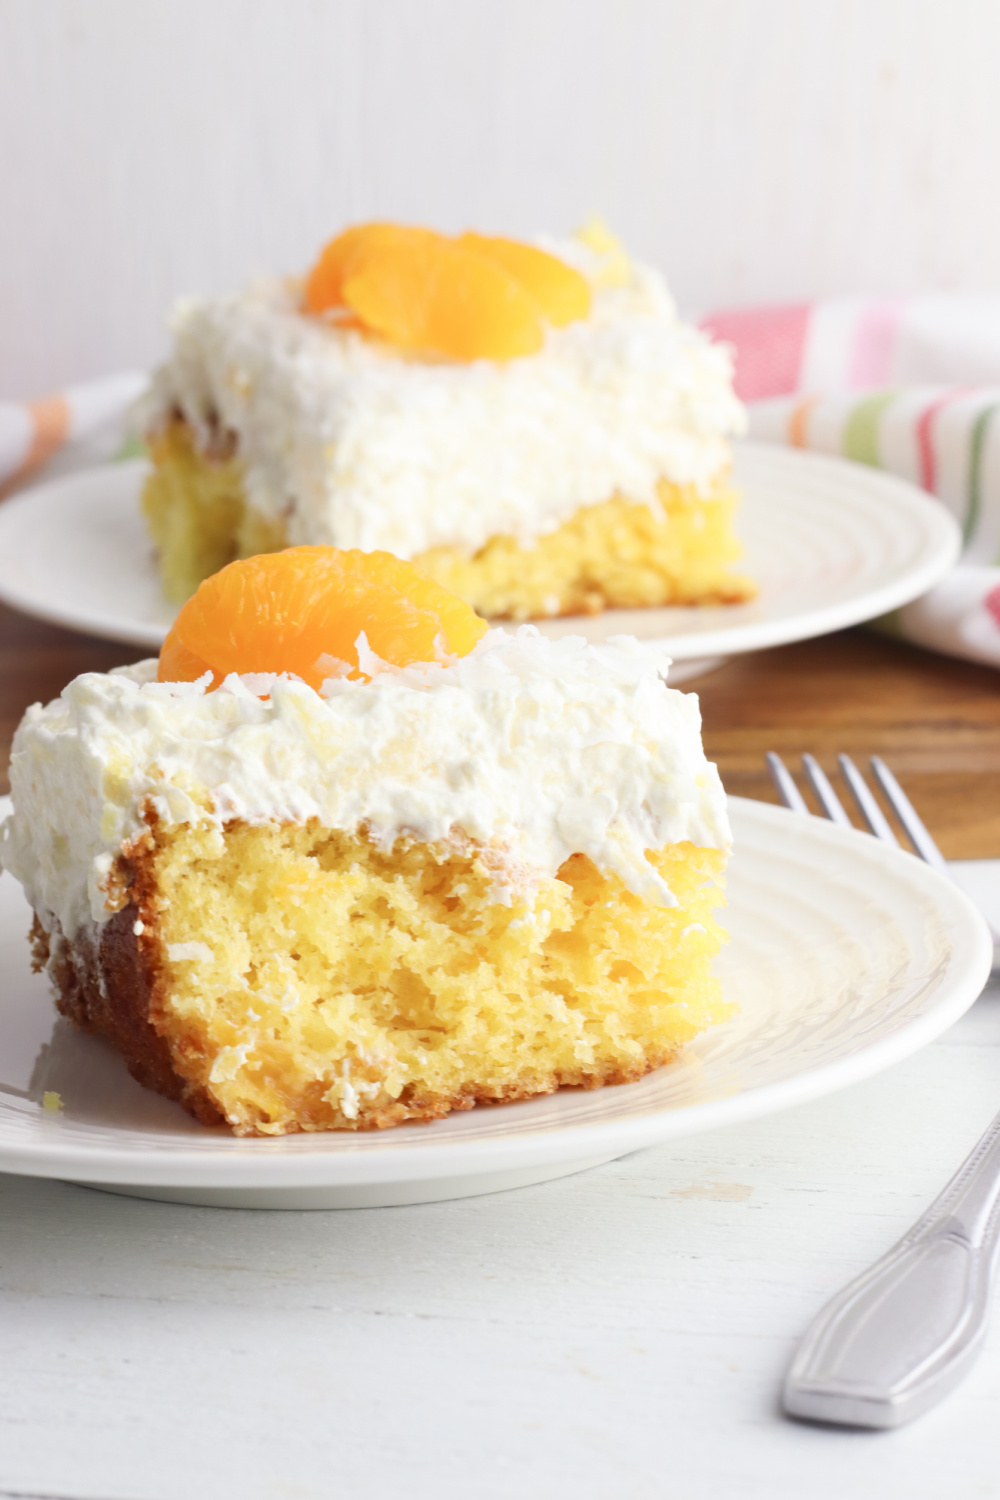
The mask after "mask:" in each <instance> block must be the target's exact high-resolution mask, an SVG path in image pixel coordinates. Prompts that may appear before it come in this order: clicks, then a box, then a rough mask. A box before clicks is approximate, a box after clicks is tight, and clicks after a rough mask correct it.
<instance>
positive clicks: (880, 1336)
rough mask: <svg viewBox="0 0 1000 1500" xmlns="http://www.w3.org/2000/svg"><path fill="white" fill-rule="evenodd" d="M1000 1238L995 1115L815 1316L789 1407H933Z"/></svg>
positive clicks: (968, 1347)
mask: <svg viewBox="0 0 1000 1500" xmlns="http://www.w3.org/2000/svg"><path fill="white" fill-rule="evenodd" d="M838 761H839V765H840V769H841V773H842V774H843V777H844V780H845V781H846V782H847V785H848V787H849V788H850V790H851V793H852V795H853V797H854V799H855V801H856V802H857V805H858V807H859V809H860V811H861V814H862V816H863V817H864V819H865V821H866V823H867V824H868V827H869V828H870V829H871V831H872V833H874V834H875V836H876V838H880V839H884V840H886V841H887V842H892V843H893V844H897V843H898V840H897V838H896V836H895V834H894V833H893V831H892V827H891V826H890V824H889V822H888V820H887V819H886V817H885V814H884V813H883V812H882V809H881V808H880V807H879V805H878V802H877V801H876V800H875V797H874V796H873V794H872V792H871V790H870V788H869V787H868V785H867V784H866V782H865V780H864V778H863V777H862V775H861V773H860V771H859V770H858V768H857V766H856V765H855V764H854V762H853V761H852V760H851V759H850V757H849V756H847V755H841V756H838ZM802 764H803V766H804V768H805V773H806V776H807V777H808V779H809V783H810V785H811V786H812V789H813V791H814V792H815V793H816V797H817V799H818V800H819V803H820V806H821V807H822V808H823V811H824V812H825V814H826V816H827V817H828V818H830V819H832V820H833V822H835V823H843V824H847V825H848V826H850V822H851V820H850V818H849V817H848V816H847V813H846V811H845V810H844V806H843V804H842V803H841V801H840V799H839V798H838V796H837V794H836V792H835V791H834V789H833V787H832V785H831V784H830V781H829V779H828V777H827V776H826V774H825V773H824V771H823V769H822V767H821V766H820V765H819V764H818V762H817V761H816V760H815V759H814V757H813V756H811V755H803V757H802ZM767 767H768V770H769V771H770V773H771V777H772V780H773V781H774V784H775V786H776V787H777V789H778V795H779V796H780V797H781V800H782V801H783V802H784V804H785V806H786V807H790V808H792V809H793V810H794V811H795V812H799V813H806V814H808V812H809V807H808V805H807V803H806V801H805V799H804V797H803V796H802V794H801V793H800V791H799V789H798V787H797V786H796V785H795V782H794V781H793V780H792V777H791V776H790V774H789V772H788V769H787V767H786V766H785V764H784V762H783V761H782V760H781V758H780V756H777V755H775V754H773V753H771V754H769V755H768V757H767ZM871 767H872V771H873V773H874V775H875V777H876V780H877V781H878V784H879V786H880V787H881V788H882V791H883V793H884V794H885V798H886V801H887V802H888V803H889V806H890V807H891V808H892V809H893V811H894V812H895V814H896V816H897V817H898V818H899V821H900V823H901V824H902V826H903V828H904V829H905V830H906V833H907V836H908V837H909V839H910V841H911V843H912V844H913V847H914V850H915V851H916V853H917V854H918V855H919V856H920V858H921V859H924V860H926V861H927V863H928V864H929V865H933V866H934V868H935V869H937V870H940V871H941V872H942V873H943V874H945V875H950V871H949V870H948V866H947V863H946V862H945V860H944V858H943V856H942V854H941V851H940V849H939V848H938V847H937V845H936V844H935V842H934V840H933V839H932V838H931V836H930V834H929V833H928V832H927V829H926V828H925V827H924V824H923V823H922V822H921V820H920V818H919V817H918V816H917V813H916V812H915V810H914V808H913V804H912V803H911V802H910V799H909V798H908V797H907V795H906V793H905V792H904V791H903V789H902V787H901V786H900V785H899V782H898V781H897V780H896V778H895V776H893V774H892V772H891V771H890V770H889V767H888V766H887V765H886V764H885V762H884V761H882V760H880V759H879V757H878V756H876V755H873V756H872V758H871ZM990 931H991V932H992V934H993V943H994V953H996V952H997V942H998V939H997V934H996V931H995V930H994V929H993V928H992V927H991V928H990ZM994 969H996V964H995V963H994ZM998 1244H1000V1115H997V1117H996V1118H995V1119H994V1120H993V1122H992V1124H991V1125H990V1126H989V1129H988V1130H987V1131H986V1134H985V1135H984V1136H983V1138H982V1139H981V1140H980V1141H979V1143H978V1145H976V1146H975V1147H974V1148H973V1150H972V1152H971V1154H970V1155H969V1156H968V1157H967V1158H966V1160H965V1161H964V1162H963V1163H962V1165H961V1166H960V1167H959V1169H958V1171H957V1172H956V1173H955V1176H954V1177H953V1178H952V1179H951V1181H950V1182H949V1183H948V1186H947V1187H946V1188H945V1189H944V1192H943V1193H941V1195H940V1196H939V1197H938V1198H936V1199H935V1200H934V1202H933V1203H932V1204H931V1206H930V1208H928V1209H927V1211H926V1212H925V1213H924V1214H923V1215H922V1216H921V1217H920V1218H919V1219H918V1220H917V1222H916V1223H915V1224H914V1225H913V1228H912V1229H910V1230H909V1232H908V1233H907V1234H905V1235H904V1236H903V1238H902V1239H901V1240H899V1241H898V1243H897V1244H895V1245H894V1246H893V1248H892V1249H891V1250H890V1251H889V1252H888V1253H887V1254H886V1255H884V1256H883V1257H882V1259H881V1260H879V1261H876V1262H875V1264H874V1265H873V1266H871V1267H870V1268H869V1269H868V1270H867V1271H863V1272H862V1274H861V1275H860V1276H858V1277H856V1278H855V1280H854V1281H852V1282H850V1283H849V1284H848V1285H847V1286H846V1287H844V1288H843V1290H842V1291H840V1292H838V1294H837V1295H836V1296H835V1297H834V1298H833V1299H832V1300H831V1301H830V1302H828V1303H827V1305H826V1307H824V1308H823V1310H822V1311H821V1312H820V1314H819V1316H818V1317H817V1318H816V1319H815V1320H814V1321H813V1323H812V1324H811V1326H810V1328H809V1330H808V1332H807V1333H806V1335H805V1337H804V1338H803V1340H802V1342H801V1344H800V1345H799V1348H798V1351H797V1353H796V1355H795V1358H794V1360H793V1361H792V1366H791V1369H790V1370H789V1372H788V1375H787V1376H786V1378H785V1388H784V1393H783V1403H784V1408H785V1411H786V1412H787V1413H788V1414H789V1415H790V1416H793V1417H803V1418H806V1419H807V1420H809V1421H814V1422H832V1423H835V1424H837V1425H840V1426H845V1427H899V1426H902V1424H903V1423H904V1422H910V1421H912V1420H913V1418H914V1417H918V1416H920V1415H921V1413H922V1412H925V1411H927V1410H928V1409H929V1408H930V1407H932V1406H934V1405H935V1404H936V1403H937V1402H938V1401H940V1400H941V1398H942V1397H943V1396H945V1395H947V1393H948V1392H949V1391H951V1390H953V1389H954V1387H955V1386H956V1385H958V1383H959V1381H960V1380H962V1379H963V1377H964V1376H965V1374H966V1371H967V1370H968V1369H969V1368H970V1366H971V1365H972V1363H973V1362H974V1360H975V1358H976V1356H977V1355H978V1353H979V1350H980V1348H981V1347H982V1343H983V1339H984V1338H985V1335H986V1327H987V1322H988V1317H989V1306H990V1296H991V1292H992V1285H993V1275H994V1271H995V1269H996V1262H997V1248H998Z"/></svg>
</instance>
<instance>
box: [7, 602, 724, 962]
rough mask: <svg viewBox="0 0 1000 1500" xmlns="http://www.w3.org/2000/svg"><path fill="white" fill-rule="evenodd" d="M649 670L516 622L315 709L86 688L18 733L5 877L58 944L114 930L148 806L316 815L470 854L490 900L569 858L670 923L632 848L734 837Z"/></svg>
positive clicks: (672, 694)
mask: <svg viewBox="0 0 1000 1500" xmlns="http://www.w3.org/2000/svg"><path fill="white" fill-rule="evenodd" d="M666 664H667V663H666V659H665V658H664V657H663V656H662V655H660V654H659V653H658V652H656V651H655V650H653V649H651V648H649V647H646V646H643V645H641V644H640V643H639V642H638V641H636V640H634V639H633V638H631V637H629V636H621V637H618V638H616V639H615V640H614V641H610V642H607V643H606V644H603V645H599V646H594V645H590V644H588V643H587V642H585V641H583V640H582V639H580V638H579V637H567V638H565V639H563V640H561V641H548V640H545V639H544V638H543V637H541V636H540V635H539V634H538V632H537V631H536V630H535V629H534V627H533V626H523V627H521V628H520V629H519V630H518V631H517V632H516V634H514V635H509V634H506V633H505V632H503V631H500V630H493V631H490V632H489V633H488V634H487V635H486V636H485V637H484V638H483V640H482V641H481V642H480V643H479V644H478V645H477V646H476V648H475V649H474V651H473V652H471V653H470V655H468V656H466V657H460V658H456V659H453V660H452V661H450V662H448V663H446V664H441V665H437V664H435V665H432V664H426V665H423V664H421V665H419V666H413V667H409V668H405V669H398V668H389V667H385V668H384V670H381V671H378V672H377V674H376V675H375V677H374V678H373V679H372V680H371V681H370V682H351V681H347V680H345V679H343V678H340V679H336V678H333V679H330V680H329V681H328V682H326V683H324V685H323V689H322V691H321V692H319V693H317V692H315V691H314V690H313V689H312V688H310V687H309V686H308V685H307V684H305V683H304V682H302V681H300V680H299V679H297V678H290V677H267V678H266V679H263V678H261V677H259V676H256V677H254V678H253V679H250V678H247V679H242V678H240V677H238V676H236V675H235V674H234V675H232V676H231V677H229V678H227V680H226V682H225V683H224V684H223V685H222V686H221V687H220V688H219V689H218V690H217V691H215V692H208V691H207V687H208V678H207V675H206V677H205V678H204V679H202V681H201V682H198V683H158V682H156V681H155V676H156V663H155V661H147V662H142V663H140V664H139V665H138V666H136V667H127V668H122V669H119V670H117V671H114V672H110V673H99V672H88V673H84V675H83V676H81V677H77V678H76V679H75V681H73V682H71V683H70V684H69V686H68V687H67V688H66V689H65V690H64V692H63V693H62V695H61V696H60V697H59V698H57V699H55V700H54V701H53V702H52V703H49V704H47V705H46V706H44V707H43V706H42V705H40V704H35V705H34V707H32V708H30V709H29V710H28V712H27V714H26V715H25V717H24V719H23V720H22V722H21V724H20V726H19V728H18V730H17V733H16V735H15V738H14V748H13V755H12V758H11V769H10V780H11V789H12V794H13V801H14V812H13V814H12V815H11V816H10V817H9V818H8V819H7V821H6V822H5V824H4V825H3V829H2V832H0V839H2V843H0V856H2V863H3V866H4V867H5V868H6V869H7V870H9V871H10V872H11V874H13V875H14V876H16V878H17V879H18V880H20V881H21V883H22V885H23V886H24V889H25V892H26V894H27V897H28V899H29V901H30V902H31V903H32V905H33V906H34V907H35V909H36V911H38V912H39V914H40V915H41V916H42V919H43V921H44V920H46V915H45V914H46V913H48V912H51V913H54V915H55V916H56V917H57V918H58V919H59V922H60V925H61V927H62V929H63V931H64V932H65V933H66V935H67V936H70V937H71V936H73V935H74V934H75V933H76V932H77V930H78V929H79V928H80V926H81V925H82V924H83V923H85V922H90V921H93V922H97V923H100V922H103V921H105V920H107V918H108V917H109V915H110V911H109V908H108V881H109V877H110V876H111V874H112V870H113V864H114V860H115V857H116V855H117V854H118V852H119V851H120V849H121V848H122V846H123V845H124V844H126V843H127V842H128V841H129V840H130V839H131V838H132V837H133V836H134V835H135V834H136V833H138V832H139V831H140V829H141V828H142V827H143V826H144V825H143V822H142V814H143V811H144V810H145V809H146V808H147V807H148V806H150V805H151V806H152V807H153V808H154V809H155V811H156V813H157V815H158V817H159V818H160V820H161V821H162V822H163V823H164V824H167V825H171V824H182V823H191V824H206V823H207V824H212V825H214V826H216V827H218V828H222V827H224V826H225V824H226V823H227V822H228V821H230V820H231V819H242V820H244V821H246V822H247V823H252V824H253V823H257V824H259V823H264V822H271V821H279V822H285V821H287V822H296V823H297V822H303V821H305V820H307V819H310V818H316V819H318V820H319V821H320V823H321V824H322V825H323V826H325V827H328V828H336V829H341V830H344V831H348V832H354V831H356V830H357V829H359V828H361V827H365V828H367V830H368V832H369V834H370V836H371V837H373V838H375V839H376V840H377V841H378V842H379V843H380V844H381V845H382V846H384V847H389V846H391V845H392V844H393V842H394V841H395V840H396V838H397V837H399V836H400V835H404V834H407V835H413V836H415V837H417V838H419V839H422V840H426V841H428V842H431V841H438V840H448V839H463V838H468V839H474V840H476V841H478V842H480V843H482V844H485V845H489V846H491V857H490V864H491V867H493V868H495V872H496V873H495V876H494V879H495V882H496V886H495V888H496V893H497V899H498V900H502V901H506V902H509V901H510V900H511V899H512V897H513V895H514V894H515V893H517V892H521V893H522V894H525V895H527V896H528V897H529V899H530V890H531V887H532V885H533V884H537V881H538V880H539V878H541V877H545V876H554V875H555V874H556V872H557V871H558V869H559V867H560V865H561V864H562V863H563V861H564V860H565V859H567V858H568V857H569V856H570V855H571V854H573V853H577V852H579V853H583V854H587V855H589V856H590V858H591V859H592V860H593V861H594V862H595V864H597V865H598V867H599V868H601V869H602V870H610V871H615V872H617V873H618V875H620V876H621V878H622V880H623V881H624V882H625V884H626V885H627V886H628V888H629V889H630V890H632V891H634V892H636V893H637V894H641V895H643V896H645V897H647V898H649V899H652V900H655V901H658V902H661V903H665V904H668V905H670V904H673V902H674V898H673V897H672V895H671V893H670V891H669V890H668V888H667V886H666V885H665V883H664V881H663V879H662V877H661V876H660V875H659V874H658V873H657V872H656V871H655V870H654V869H653V867H652V866H651V865H650V864H649V862H648V860H647V859H646V857H645V851H646V850H647V849H660V848H662V847H663V846H664V845H666V844H671V843H677V842H681V841H683V840H690V841H691V842H692V843H694V844H697V845H700V846H703V847H704V846H707V847H712V848H728V845H729V838H730V834H729V825H728V821H727V816H726V803H725V794H724V792H723V790H722V785H721V782H720V781H719V776H718V772H717V771H716V769H715V767H714V765H712V764H711V763H710V762H708V761H707V760H706V759H705V753H704V750H703V749H702V744H701V717H700V712H699V707H698V700H697V698H696V697H694V696H693V695H692V694H690V693H681V692H678V691H677V690H676V689H673V688H668V687H667V686H666V685H665V684H664V682H663V679H662V675H661V674H662V673H663V671H664V669H665V666H666ZM251 689H253V690H251ZM265 691H266V692H268V693H269V695H270V696H269V697H268V698H266V699H265V698H262V697H259V696H258V693H260V692H265Z"/></svg>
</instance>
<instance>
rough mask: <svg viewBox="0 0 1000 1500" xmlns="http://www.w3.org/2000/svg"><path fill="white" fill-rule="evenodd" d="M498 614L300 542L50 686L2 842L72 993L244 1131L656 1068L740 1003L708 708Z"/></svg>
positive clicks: (76, 1017)
mask: <svg viewBox="0 0 1000 1500" xmlns="http://www.w3.org/2000/svg"><path fill="white" fill-rule="evenodd" d="M484 631H485V626H484V625H483V623H482V622H481V621H480V620H478V619H477V618H476V617H475V615H474V614H473V613H472V611H471V610H470V609H469V608H468V606H466V605H464V604H463V603H462V602H461V601H459V600H457V599H455V598H453V597H452V596H449V595H448V594H447V593H446V592H445V591H444V590H443V589H441V588H439V587H438V586H437V585H435V584H434V583H432V582H431V581H429V580H427V579H424V578H421V577H420V576H419V575H418V574H416V572H415V570H414V569H412V567H410V566H409V565H408V564H405V563H402V562H399V561H398V560H397V559H395V558H392V557H387V556H386V555H384V554H371V555H365V554H359V553H354V554H351V553H338V552H335V551H333V550H332V549H326V548H301V549H291V550H289V551H286V552H283V553H281V554H274V555H271V556H263V557H258V558H255V559H253V560H251V561H249V562H245V563H241V562H238V563H234V564H232V565H231V566H230V567H228V568H227V569H225V570H224V571H223V572H222V573H220V574H219V575H217V576H216V577H214V578H212V579H210V580H209V581H208V582H207V583H205V584H203V585H202V587H201V588H200V589H199V591H198V593H197V594H196V595H195V597H194V598H193V599H192V600H191V601H190V603H189V604H188V605H187V606H186V607H185V609H184V610H182V611H181V613H180V615H179V617H178V621H177V625H176V626H175V628H174V630H173V631H172V632H171V635H170V637H169V638H168V641H167V643H166V645H165V647H164V650H163V653H162V655H161V659H160V661H159V663H157V662H155V661H149V662H144V663H142V664H140V665H139V666H137V667H128V668H123V669H121V670H118V671H114V672H111V673H108V674H102V673H87V674H85V675H83V676H82V677H78V678H77V679H76V680H75V681H74V682H72V683H71V684H70V685H69V686H68V687H67V688H66V689H65V691H64V692H63V694H62V695H61V697H60V698H58V699H57V700H56V701H54V702H52V703H50V704H48V705H47V706H45V707H42V706H40V705H35V706H34V707H33V708H32V709H30V710H29V711H28V713H27V714H26V716H25V718H24V720H23V722H22V724H21V725H20V727H19V729H18V731H17V734H16V737H15V742H14V752H13V758H12V763H11V785H12V792H13V802H14V812H13V814H12V815H11V817H10V818H9V819H8V820H7V822H6V824H5V825H4V828H3V843H2V850H3V864H4V866H5V867H6V869H8V870H9V871H11V872H12V873H13V874H14V875H15V876H16V877H17V878H18V879H19V880H20V881H21V882H22V884H23V886H24V889H25V892H26V894H27V897H28V899H29V901H30V903H31V905H32V906H33V908H34V912H35V920H34V929H33V941H34V948H35V957H36V963H37V965H38V966H40V967H44V968H45V969H46V970H47V972H48V974H49V976H50V978H51V981H52V984H53V986H54V989H55V993H56V1000H57V1004H58V1006H59V1008H60V1010H61V1011H62V1012H63V1013H64V1014H65V1015H67V1016H69V1017H70V1018H71V1019H72V1020H73V1021H75V1022H76V1023H77V1024H78V1025H79V1026H81V1027H83V1028H84V1029H86V1030H89V1031H93V1032H97V1033H100V1034H102V1035H103V1036H105V1037H106V1038H107V1039H108V1040H109V1041H110V1042H111V1043H112V1045H113V1046H115V1047H116V1048H117V1049H118V1050H119V1051H120V1053H121V1054H122V1056H123V1057H124V1059H125V1062H126V1063H127V1065H128V1067H129V1069H130V1071H131V1072H132V1074H133V1075H134V1076H135V1077H136V1078H137V1079H138V1080H139V1081H140V1082H141V1083H143V1084H145V1085H147V1086H148V1087H150V1088H153V1089H157V1090H159V1091H160V1092H161V1093H163V1094H166V1095H168V1096H169V1097H171V1098H174V1099H177V1100H179V1101H180V1102H181V1103H182V1104H183V1105H184V1106H185V1107H186V1108H187V1109H188V1110H190V1111H191V1112H192V1113H193V1114H194V1115H196V1116H197V1118H198V1119H199V1120H202V1121H203V1122H205V1123H209V1124H211V1123H222V1122H224V1123H226V1124H227V1125H228V1126H229V1127H231V1129H232V1130H233V1131H235V1132H236V1133H237V1134H241V1135H276V1134H284V1133H288V1132H292V1131H315V1130H334V1129H358V1128H367V1127H382V1126H389V1125H395V1124H398V1123H400V1122H402V1121H406V1120H427V1119H433V1118H436V1117H439V1116H442V1115H445V1114H447V1113H448V1112H449V1111H450V1110H454V1109H467V1108H470V1107H471V1106H472V1105H474V1104H476V1103H479V1102H487V1101H500V1100H509V1099H520V1098H526V1097H529V1096H531V1095H533V1094H539V1093H545V1092H549V1091H551V1090H554V1089H557V1088H559V1087H563V1086H568V1085H575V1086H584V1087H595V1086H597V1085H600V1084H612V1083H624V1082H627V1081H629V1080H632V1079H637V1078H639V1077H640V1076H641V1075H642V1074H644V1073H645V1072H647V1071H648V1070H649V1069H651V1068H656V1067H659V1066H661V1065H663V1064H665V1063H667V1062H669V1061H670V1059H671V1058H673V1057H674V1056H675V1055H676V1053H677V1052H678V1050H679V1049H680V1048H681V1047H682V1046H683V1045H684V1043H685V1042H687V1041H689V1040H690V1039H691V1038H692V1037H694V1036H695V1035H697V1033H698V1032H699V1031H701V1030H703V1029H704V1028H705V1027H706V1026H708V1025H710V1024H712V1023H713V1022H716V1021H718V1020H721V1019H722V1018H723V1017H724V1016H725V1015H726V1014H727V1010H728V1007H727V1006H726V1005H725V1003H724V1002H723V1001H722V998H721V996H720V993H719V987H718V984H717V981H716V980H715V979H714V978H713V977H712V975H711V973H710V962H711V959H712V956H713V955H714V953H715V952H716V950H717V948H718V946H719V943H720V940H721V936H722V934H721V931H720V929H719V928H718V926H717V925H716V923H715V920H714V918H713V915H712V910H713V907H714V906H716V905H718V904H719V902H720V901H721V883H722V872H723V867H724V864H725V860H726V853H727V849H728V845H729V831H728V825H727V820H726V808H725V799H724V795H723V792H722V788H721V785H720V783H719V779H718V775H717V773H716V770H715V767H714V766H712V765H711V764H709V763H708V762H707V761H706V759H705V756H704V752H703V750H702V746H701V739H700V723H699V714H698V704H697V699H696V698H695V697H693V696H692V695H690V694H683V693H679V692H677V691H675V690H673V689H671V688H668V687H667V686H666V685H665V683H664V681H663V679H662V676H661V673H662V670H663V667H664V662H663V661H662V659H658V658H657V656H656V655H655V654H654V653H652V652H651V651H650V650H649V649H648V648H645V647H643V646H640V645H639V643H637V642H636V641H634V640H632V639H630V638H620V639H619V640H617V641H615V642H612V643H608V644H606V645H603V646H592V645H588V644H586V643H585V642H583V641H582V640H580V639H576V638H569V639H566V640H563V641H560V642H549V641H547V640H545V639H543V638H541V637H540V636H539V635H538V633H537V631H536V630H535V629H534V628H533V627H531V626H522V627H521V628H520V629H519V630H518V631H517V632H516V633H515V634H514V635H513V636H511V635H507V634H505V633H503V632H501V631H498V630H494V631H489V632H488V633H485V634H484Z"/></svg>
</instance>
